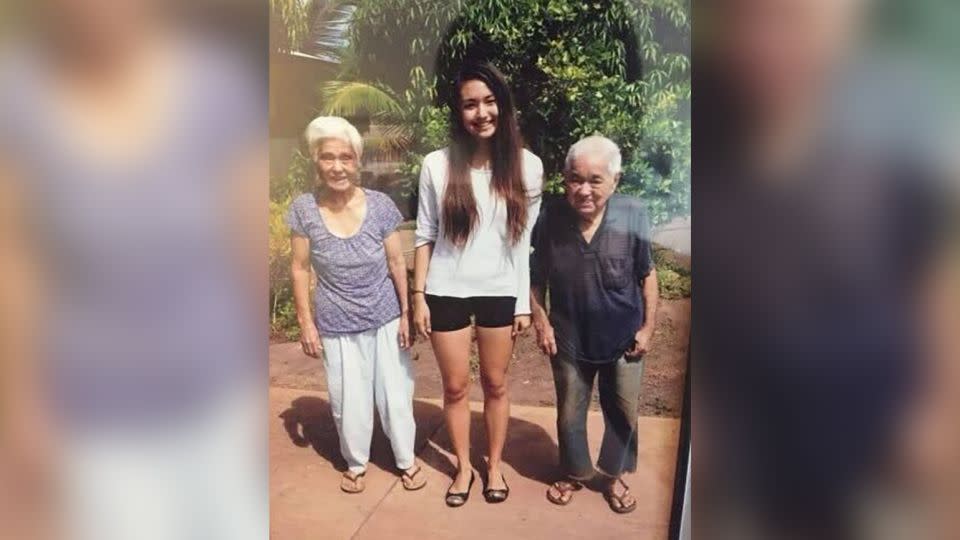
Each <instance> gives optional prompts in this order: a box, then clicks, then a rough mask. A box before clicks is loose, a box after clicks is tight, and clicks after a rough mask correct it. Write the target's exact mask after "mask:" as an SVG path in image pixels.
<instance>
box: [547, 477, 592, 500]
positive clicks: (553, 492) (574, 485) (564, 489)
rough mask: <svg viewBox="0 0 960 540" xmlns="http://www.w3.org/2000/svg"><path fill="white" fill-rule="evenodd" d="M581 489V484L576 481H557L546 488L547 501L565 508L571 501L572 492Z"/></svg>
mask: <svg viewBox="0 0 960 540" xmlns="http://www.w3.org/2000/svg"><path fill="white" fill-rule="evenodd" d="M581 489H583V484H582V483H580V482H578V481H576V480H558V481H556V482H554V483H553V484H552V485H551V486H550V487H549V488H547V500H548V501H550V502H552V503H553V504H557V505H560V506H566V505H568V504H570V501H572V500H573V492H574V491H580V490H581Z"/></svg>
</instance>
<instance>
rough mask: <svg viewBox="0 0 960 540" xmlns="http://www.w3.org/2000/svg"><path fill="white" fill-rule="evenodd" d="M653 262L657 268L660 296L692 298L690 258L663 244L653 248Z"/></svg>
mask: <svg viewBox="0 0 960 540" xmlns="http://www.w3.org/2000/svg"><path fill="white" fill-rule="evenodd" d="M653 262H654V265H655V266H656V268H657V283H658V284H659V286H660V298H663V299H666V300H677V299H680V298H690V296H691V294H692V284H691V275H690V266H689V264H690V263H689V260H684V257H682V256H680V255H678V254H677V253H675V252H673V251H670V250H669V249H667V248H664V247H662V246H657V245H655V246H654V248H653Z"/></svg>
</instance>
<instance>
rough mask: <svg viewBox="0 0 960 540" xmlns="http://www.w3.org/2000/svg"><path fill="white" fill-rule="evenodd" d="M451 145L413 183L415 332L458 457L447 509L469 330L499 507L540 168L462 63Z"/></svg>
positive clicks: (459, 500)
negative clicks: (426, 346) (437, 377)
mask: <svg viewBox="0 0 960 540" xmlns="http://www.w3.org/2000/svg"><path fill="white" fill-rule="evenodd" d="M449 107H450V126H451V137H450V146H449V147H447V148H444V149H441V150H437V151H435V152H432V153H430V154H428V155H427V156H426V157H425V158H424V160H423V168H422V170H421V173H420V191H419V193H420V200H419V212H418V214H417V238H416V258H415V273H414V274H415V275H414V288H413V293H412V294H413V306H414V323H415V325H416V329H417V332H418V333H419V334H420V335H421V336H423V337H427V336H429V338H430V341H431V343H432V345H433V349H434V352H435V354H436V357H437V362H438V364H439V366H440V373H441V376H442V377H443V386H444V416H445V420H446V424H447V431H448V432H449V434H450V440H451V443H452V445H453V450H454V453H455V454H456V457H457V473H456V475H455V477H454V480H453V484H452V485H451V486H450V489H449V490H448V492H447V497H446V503H447V505H448V506H462V505H463V504H464V503H466V502H467V499H468V497H469V494H470V487H471V486H472V484H473V480H474V473H473V469H472V467H471V465H470V408H469V406H468V403H467V395H468V391H469V386H470V343H471V331H470V319H471V317H473V319H474V323H475V325H476V332H477V347H478V352H479V357H480V358H479V360H480V380H481V385H482V387H483V395H484V420H485V424H486V431H487V441H488V456H489V459H488V462H487V467H486V471H485V472H486V473H487V478H486V486H485V489H484V491H483V495H484V498H485V499H486V500H487V502H491V503H496V502H503V501H504V500H506V499H507V496H508V495H509V487H508V486H507V482H506V479H505V478H504V477H503V475H502V473H501V470H500V461H501V454H502V452H503V445H504V441H505V440H506V436H507V422H508V419H509V416H510V403H509V400H508V398H507V384H506V372H507V366H508V364H509V362H510V358H511V356H512V353H513V343H514V339H515V338H516V336H517V335H518V334H519V333H520V332H523V331H524V330H525V329H526V328H527V327H528V326H529V325H530V271H529V257H530V230H531V228H532V226H533V223H534V222H535V221H536V217H537V214H538V212H539V209H540V193H541V189H542V184H543V164H542V163H541V161H540V159H539V158H538V157H537V156H535V155H534V154H533V153H531V152H529V151H527V150H525V149H524V148H523V143H522V140H521V136H520V130H519V127H518V126H517V118H516V111H515V109H514V104H513V98H512V96H511V94H510V89H509V87H508V86H507V83H506V80H505V79H504V77H503V75H502V74H501V73H500V72H499V71H497V69H496V68H494V67H493V66H492V65H490V64H488V63H470V64H468V65H465V66H464V67H463V68H462V70H461V72H460V74H459V75H458V77H457V79H456V81H455V85H454V92H453V96H452V98H451V100H450V103H449Z"/></svg>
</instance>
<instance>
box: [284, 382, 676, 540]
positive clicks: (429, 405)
mask: <svg viewBox="0 0 960 540" xmlns="http://www.w3.org/2000/svg"><path fill="white" fill-rule="evenodd" d="M471 407H472V408H473V410H474V414H473V423H472V430H473V432H472V438H473V446H474V448H480V449H482V448H483V447H485V444H486V443H485V442H484V439H485V437H484V434H483V420H482V415H481V414H480V411H481V410H482V404H481V403H473V404H471ZM270 410H271V424H270V503H271V504H270V513H271V523H270V529H271V538H273V539H274V540H294V539H317V538H324V539H347V538H356V539H384V538H389V539H426V538H431V539H432V538H438V539H446V538H458V539H461V538H462V539H474V538H476V539H484V540H489V539H511V538H518V539H519V538H523V539H537V538H551V539H552V538H598V539H599V538H630V539H652V540H657V539H662V538H666V535H667V529H668V524H669V518H670V501H671V497H672V489H673V478H674V460H675V455H676V445H677V434H678V429H679V421H678V420H676V419H663V418H647V417H641V418H640V420H639V427H638V429H639V433H640V437H639V439H640V456H639V457H640V459H639V461H640V465H639V468H638V470H637V472H636V473H634V474H631V475H628V476H626V477H625V480H626V482H627V483H628V484H629V485H630V486H631V490H632V491H633V493H634V494H635V495H636V496H637V499H638V500H639V506H638V508H637V510H636V511H635V512H633V513H632V514H626V515H617V514H614V513H613V512H612V511H610V509H609V508H608V507H607V504H606V502H605V501H604V500H603V498H602V497H601V495H600V494H599V493H596V492H592V491H587V490H584V491H580V492H578V493H576V494H575V496H574V499H573V501H572V502H571V503H570V505H569V506H566V507H558V506H554V505H553V504H551V503H549V502H548V501H547V500H546V499H545V498H544V493H545V490H546V489H547V486H548V485H549V483H550V482H552V481H553V480H555V479H556V468H555V467H556V460H557V446H556V428H555V422H556V412H555V410H554V409H553V408H543V407H524V406H514V407H513V408H512V411H511V423H510V427H509V431H508V440H507V444H506V447H505V450H504V462H505V467H504V470H505V474H506V478H507V482H508V484H509V486H510V489H511V492H510V498H509V500H508V501H506V502H505V503H503V504H500V505H490V504H487V503H486V502H485V501H484V500H483V497H482V495H481V490H482V489H483V488H482V480H481V478H480V477H479V475H478V479H477V482H476V483H475V484H474V486H473V489H472V491H471V496H470V500H469V502H468V503H467V504H466V506H464V507H462V508H457V509H450V508H447V507H446V506H445V505H444V502H443V496H444V493H445V492H446V489H447V487H448V486H449V484H450V481H451V474H452V473H453V467H452V465H451V461H450V452H449V451H448V450H449V441H448V439H447V436H446V431H445V429H444V428H443V417H442V405H441V403H440V402H439V401H438V400H431V399H417V400H416V401H415V415H416V418H417V423H418V428H417V449H418V457H419V459H420V460H421V461H422V464H423V466H424V468H425V470H426V472H427V477H428V484H427V486H426V487H425V488H424V489H422V490H420V491H416V492H407V491H405V490H404V489H403V486H402V484H401V483H400V482H399V478H398V476H397V474H396V472H395V471H394V468H393V464H392V455H391V453H390V448H389V443H388V442H387V440H386V439H385V438H384V436H383V434H382V432H380V431H379V429H378V430H377V433H376V435H375V436H374V442H373V450H372V459H371V466H370V468H369V469H368V472H367V476H366V480H367V488H366V491H364V492H363V493H361V494H357V495H348V494H345V493H342V492H341V491H340V489H339V483H340V474H341V473H340V471H341V470H343V467H344V464H343V461H342V460H341V458H340V456H339V446H338V444H339V443H338V440H337V434H336V430H335V428H334V425H333V419H332V417H331V415H330V407H329V400H328V399H327V396H326V395H325V394H324V393H320V392H308V391H304V390H291V389H284V388H271V389H270ZM602 424H603V420H602V417H601V416H600V413H593V412H592V413H590V416H589V420H588V429H589V439H590V444H591V448H592V449H593V451H594V455H596V451H597V449H598V448H599V443H600V438H601V435H602ZM472 461H473V463H474V467H475V468H476V467H482V463H483V462H482V460H481V452H480V451H475V455H474V457H473V460H472Z"/></svg>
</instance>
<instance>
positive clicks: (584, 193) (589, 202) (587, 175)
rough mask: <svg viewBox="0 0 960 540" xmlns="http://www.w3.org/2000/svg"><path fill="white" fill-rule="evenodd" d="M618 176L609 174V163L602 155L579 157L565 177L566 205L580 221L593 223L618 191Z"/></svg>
mask: <svg viewBox="0 0 960 540" xmlns="http://www.w3.org/2000/svg"><path fill="white" fill-rule="evenodd" d="M619 181H620V175H619V174H611V172H610V160H609V159H608V157H606V156H604V155H602V154H582V155H580V156H577V157H576V159H574V160H573V163H571V164H570V168H569V170H568V171H567V172H566V175H565V177H564V188H565V190H566V195H567V202H568V203H569V204H570V206H571V208H573V209H574V210H576V211H577V214H579V215H580V217H581V218H583V219H587V220H592V219H593V218H594V217H596V216H597V214H599V213H600V212H601V211H603V209H604V207H605V206H606V205H607V200H609V199H610V196H611V195H613V192H614V191H615V190H616V189H617V183H618V182H619Z"/></svg>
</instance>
